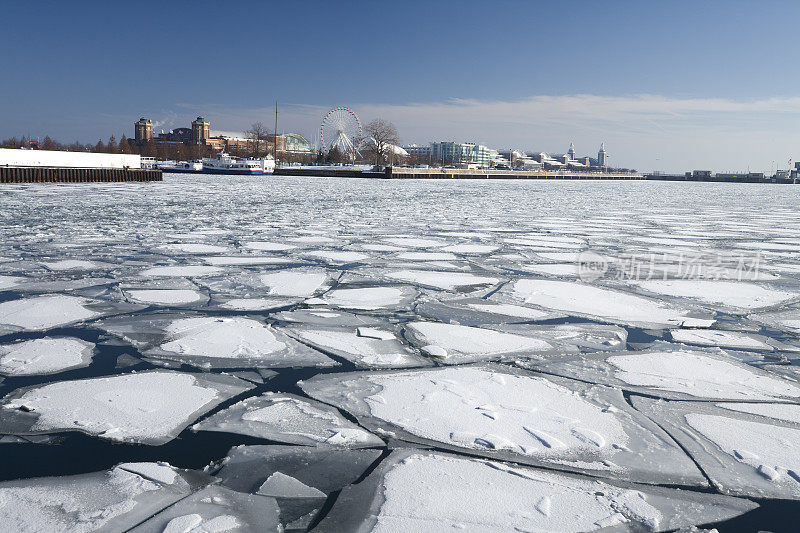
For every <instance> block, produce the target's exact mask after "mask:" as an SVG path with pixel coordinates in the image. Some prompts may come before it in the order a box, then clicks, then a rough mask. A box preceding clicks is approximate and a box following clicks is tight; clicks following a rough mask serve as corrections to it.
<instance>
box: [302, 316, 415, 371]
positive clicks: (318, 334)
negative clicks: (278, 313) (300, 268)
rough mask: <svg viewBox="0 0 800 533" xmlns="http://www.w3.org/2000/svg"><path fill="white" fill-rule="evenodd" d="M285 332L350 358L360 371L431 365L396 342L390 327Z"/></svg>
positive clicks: (317, 346) (308, 328)
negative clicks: (361, 369)
mask: <svg viewBox="0 0 800 533" xmlns="http://www.w3.org/2000/svg"><path fill="white" fill-rule="evenodd" d="M286 332H287V333H289V334H290V335H292V336H293V337H295V338H297V339H299V340H301V341H303V342H305V343H308V344H310V345H311V346H314V347H316V348H317V349H319V350H322V351H324V352H328V353H332V354H334V355H337V356H339V357H342V358H344V359H347V360H348V361H350V362H352V363H353V364H354V365H356V366H357V367H359V368H408V367H417V366H429V365H430V364H431V363H430V361H428V360H427V359H425V358H423V357H421V356H419V355H417V354H416V353H415V352H413V351H412V350H410V349H409V348H407V347H406V346H405V345H404V344H403V343H401V342H400V341H399V340H397V338H396V336H395V334H394V331H393V329H392V328H391V327H390V326H389V325H388V324H379V325H376V326H373V327H371V328H365V327H363V326H362V327H349V328H347V327H341V328H332V327H326V328H321V327H316V326H292V327H287V328H286ZM379 332H380V333H379Z"/></svg>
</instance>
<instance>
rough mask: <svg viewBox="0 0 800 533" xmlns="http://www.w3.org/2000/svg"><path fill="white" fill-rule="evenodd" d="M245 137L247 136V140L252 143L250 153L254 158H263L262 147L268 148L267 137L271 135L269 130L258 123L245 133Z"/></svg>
mask: <svg viewBox="0 0 800 533" xmlns="http://www.w3.org/2000/svg"><path fill="white" fill-rule="evenodd" d="M245 135H247V138H248V139H249V141H250V147H251V148H250V152H251V155H252V157H255V158H259V157H261V153H262V151H261V148H262V146H263V147H266V145H267V136H268V135H269V130H268V129H267V128H266V127H265V126H264V124H262V123H261V122H256V123H255V124H253V125H252V126H250V129H249V130H247V131H246V132H245Z"/></svg>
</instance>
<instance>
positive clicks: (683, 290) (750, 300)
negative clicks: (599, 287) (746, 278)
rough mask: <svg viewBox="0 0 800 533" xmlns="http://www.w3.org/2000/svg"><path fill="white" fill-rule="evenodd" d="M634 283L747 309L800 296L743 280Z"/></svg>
mask: <svg viewBox="0 0 800 533" xmlns="http://www.w3.org/2000/svg"><path fill="white" fill-rule="evenodd" d="M631 283H632V284H633V285H635V286H637V287H640V288H642V289H644V290H646V291H648V292H651V293H656V294H663V295H666V296H672V297H675V298H689V299H693V300H697V301H699V302H702V303H704V304H711V305H720V306H725V307H728V308H734V309H741V310H746V311H750V310H754V309H758V308H762V307H773V306H775V305H778V304H782V303H785V302H788V301H790V300H793V299H796V298H800V292H794V291H786V290H779V289H773V288H769V287H764V286H761V285H757V284H755V283H748V282H741V281H712V280H698V279H677V280H645V281H635V282H631Z"/></svg>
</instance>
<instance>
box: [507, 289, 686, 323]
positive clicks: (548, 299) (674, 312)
mask: <svg viewBox="0 0 800 533" xmlns="http://www.w3.org/2000/svg"><path fill="white" fill-rule="evenodd" d="M512 287H513V288H512V289H511V291H510V294H509V295H510V296H511V297H513V298H515V299H518V300H519V301H521V302H524V303H526V304H531V305H536V306H539V307H542V308H544V309H553V310H555V311H562V312H565V313H569V314H572V315H575V316H582V317H588V318H598V319H601V320H605V321H609V322H614V323H621V324H631V325H637V326H638V325H644V326H650V325H656V326H665V325H670V324H672V325H677V324H680V323H681V322H682V321H683V320H684V318H686V314H687V311H686V310H685V309H681V308H679V307H671V306H669V305H666V304H664V303H663V302H660V301H658V300H653V299H649V298H644V297H642V296H636V295H633V294H629V293H625V292H621V291H617V290H611V289H606V288H603V287H598V286H594V285H589V284H586V283H577V282H571V281H555V280H533V279H522V280H519V281H516V282H514V283H513V284H512Z"/></svg>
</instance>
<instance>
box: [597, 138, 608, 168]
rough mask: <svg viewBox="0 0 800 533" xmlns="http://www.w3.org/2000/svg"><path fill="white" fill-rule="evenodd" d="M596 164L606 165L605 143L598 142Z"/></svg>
mask: <svg viewBox="0 0 800 533" xmlns="http://www.w3.org/2000/svg"><path fill="white" fill-rule="evenodd" d="M597 165H598V166H601V167H604V166H606V143H600V151H599V152H597Z"/></svg>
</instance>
